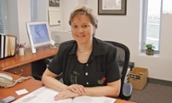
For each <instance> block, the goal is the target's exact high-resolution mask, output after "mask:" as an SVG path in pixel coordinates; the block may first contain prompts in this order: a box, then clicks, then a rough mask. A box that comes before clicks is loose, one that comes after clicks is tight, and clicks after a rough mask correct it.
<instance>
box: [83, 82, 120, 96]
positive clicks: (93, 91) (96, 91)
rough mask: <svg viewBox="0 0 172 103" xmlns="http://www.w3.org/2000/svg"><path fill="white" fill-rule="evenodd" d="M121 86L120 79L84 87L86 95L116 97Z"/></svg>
mask: <svg viewBox="0 0 172 103" xmlns="http://www.w3.org/2000/svg"><path fill="white" fill-rule="evenodd" d="M120 88H121V80H117V81H114V82H111V83H108V84H107V86H99V87H86V88H85V89H86V95H88V96H108V97H118V95H119V93H120Z"/></svg>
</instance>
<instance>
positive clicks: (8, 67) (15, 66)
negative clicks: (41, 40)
mask: <svg viewBox="0 0 172 103" xmlns="http://www.w3.org/2000/svg"><path fill="white" fill-rule="evenodd" d="M57 51H58V48H50V47H48V46H46V47H41V48H38V49H37V52H36V53H35V54H32V52H31V49H26V51H25V54H24V55H23V56H19V55H16V56H14V57H10V58H6V59H3V60H0V71H1V70H2V71H7V72H11V73H13V74H17V75H22V76H29V75H32V63H34V62H36V61H39V60H42V59H45V58H48V57H52V56H54V55H55V54H56V53H57Z"/></svg>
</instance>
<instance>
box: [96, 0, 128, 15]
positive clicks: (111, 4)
mask: <svg viewBox="0 0 172 103" xmlns="http://www.w3.org/2000/svg"><path fill="white" fill-rule="evenodd" d="M126 9H127V0H98V14H99V15H126Z"/></svg>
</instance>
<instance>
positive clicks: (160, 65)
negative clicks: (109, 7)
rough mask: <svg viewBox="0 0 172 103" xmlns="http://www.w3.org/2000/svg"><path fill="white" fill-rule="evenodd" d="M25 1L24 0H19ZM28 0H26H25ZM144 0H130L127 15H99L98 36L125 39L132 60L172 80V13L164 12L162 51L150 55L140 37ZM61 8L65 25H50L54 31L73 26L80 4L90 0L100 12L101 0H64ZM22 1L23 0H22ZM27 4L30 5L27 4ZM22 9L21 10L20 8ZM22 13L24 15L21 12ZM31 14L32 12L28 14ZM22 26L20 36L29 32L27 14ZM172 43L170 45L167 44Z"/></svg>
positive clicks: (155, 73)
mask: <svg viewBox="0 0 172 103" xmlns="http://www.w3.org/2000/svg"><path fill="white" fill-rule="evenodd" d="M18 1H22V0H18ZM24 1H25V0H23V2H21V3H24ZM44 1H45V2H47V4H44V6H45V5H46V6H45V7H46V8H47V9H46V10H45V9H44V10H45V13H43V15H41V14H40V16H44V17H45V15H46V17H45V18H46V19H48V13H47V11H48V8H49V7H48V0H47V1H46V0H44ZM140 1H141V0H127V15H122V16H120V15H97V18H98V21H99V22H98V29H97V32H96V37H98V38H100V39H102V40H112V41H117V42H121V43H123V44H125V45H127V46H128V47H129V49H130V53H131V55H130V61H132V62H134V63H135V66H138V67H145V68H148V71H149V77H151V78H156V79H162V80H169V81H172V75H171V73H172V63H171V61H172V57H171V53H172V48H171V47H170V44H172V40H171V38H172V35H170V34H171V33H172V29H171V27H172V17H171V16H172V15H169V14H163V16H162V31H161V32H162V35H161V44H160V46H161V47H160V54H159V55H155V56H146V55H145V54H141V53H140V52H139V43H140V42H139V39H140V25H141V24H140ZM60 2H61V3H60V4H61V6H60V9H61V11H62V25H61V26H53V27H50V30H51V31H52V32H56V31H59V30H65V31H68V30H70V26H69V24H68V18H69V14H70V12H71V11H72V10H73V9H74V8H75V7H76V6H77V5H79V4H82V3H84V4H86V3H87V4H88V5H89V6H91V7H92V8H93V9H94V11H95V12H96V14H98V13H97V11H98V10H97V8H98V6H97V5H98V1H97V0H61V1H60ZM21 3H19V4H21ZM26 5H28V4H27V2H26V3H25V4H23V7H22V6H21V5H20V6H18V7H20V8H22V9H24V6H26ZM26 7H27V6H26ZM19 11H20V12H21V10H19ZM19 16H21V15H19ZM27 16H29V15H27ZM20 19H21V20H20V21H22V22H19V28H20V31H19V33H20V35H19V36H21V37H20V38H22V37H23V35H24V34H25V32H24V29H23V31H22V30H21V29H22V28H23V27H22V26H24V25H23V22H24V20H25V21H27V20H26V19H25V18H24V17H20ZM65 38H68V39H69V38H71V35H70V34H68V35H66V37H65ZM168 45H169V47H167V46H168Z"/></svg>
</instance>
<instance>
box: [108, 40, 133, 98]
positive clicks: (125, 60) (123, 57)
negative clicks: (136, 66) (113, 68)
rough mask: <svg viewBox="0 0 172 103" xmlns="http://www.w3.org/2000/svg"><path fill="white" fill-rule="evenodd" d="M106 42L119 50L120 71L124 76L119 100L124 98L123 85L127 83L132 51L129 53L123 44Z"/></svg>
mask: <svg viewBox="0 0 172 103" xmlns="http://www.w3.org/2000/svg"><path fill="white" fill-rule="evenodd" d="M106 42H108V43H111V44H112V45H114V46H115V47H116V48H117V55H118V63H119V69H120V71H121V74H122V78H121V91H120V95H119V98H123V94H122V93H123V92H122V89H123V84H124V82H125V77H126V73H127V70H128V64H129V58H130V51H129V48H128V47H127V46H125V45H124V44H122V43H118V42H114V41H106Z"/></svg>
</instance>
